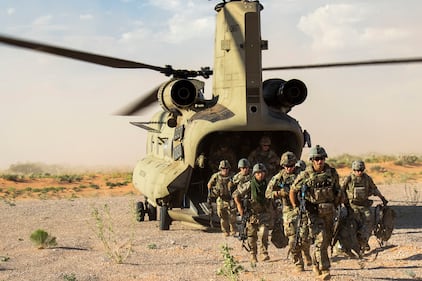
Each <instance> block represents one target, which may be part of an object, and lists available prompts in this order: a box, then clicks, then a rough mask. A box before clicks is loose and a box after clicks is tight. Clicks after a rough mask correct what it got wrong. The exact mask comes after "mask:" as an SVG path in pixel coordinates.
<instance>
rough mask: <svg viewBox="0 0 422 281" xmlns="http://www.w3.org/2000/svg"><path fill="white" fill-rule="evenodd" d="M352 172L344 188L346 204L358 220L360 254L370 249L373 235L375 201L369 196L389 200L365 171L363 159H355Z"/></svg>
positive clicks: (383, 200)
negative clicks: (373, 204) (372, 207)
mask: <svg viewBox="0 0 422 281" xmlns="http://www.w3.org/2000/svg"><path fill="white" fill-rule="evenodd" d="M352 170H353V171H352V173H351V174H350V175H349V176H347V177H346V179H345V181H344V183H343V186H342V190H343V194H345V195H346V198H345V205H346V207H348V209H349V210H353V218H354V219H355V220H356V222H357V233H356V235H357V240H358V242H359V247H360V253H359V254H360V255H363V253H364V252H365V251H369V250H370V247H369V245H368V240H369V237H370V236H371V232H372V226H373V224H374V222H373V219H372V213H371V206H372V203H373V201H372V200H369V197H370V196H372V195H374V196H378V197H379V198H380V199H381V201H382V203H383V204H384V206H385V205H387V203H388V201H387V200H386V199H385V197H384V196H383V195H382V194H381V192H380V191H379V190H378V187H377V186H376V185H375V183H374V181H373V180H372V178H371V177H370V176H369V175H368V174H367V173H365V162H363V161H362V160H357V161H353V163H352Z"/></svg>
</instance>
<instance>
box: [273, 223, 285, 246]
mask: <svg viewBox="0 0 422 281" xmlns="http://www.w3.org/2000/svg"><path fill="white" fill-rule="evenodd" d="M271 242H272V243H273V244H274V246H275V247H276V248H278V249H282V248H284V247H286V246H287V245H288V244H289V238H288V237H287V236H286V235H285V234H284V227H283V224H281V223H276V224H275V225H274V228H273V231H272V232H271Z"/></svg>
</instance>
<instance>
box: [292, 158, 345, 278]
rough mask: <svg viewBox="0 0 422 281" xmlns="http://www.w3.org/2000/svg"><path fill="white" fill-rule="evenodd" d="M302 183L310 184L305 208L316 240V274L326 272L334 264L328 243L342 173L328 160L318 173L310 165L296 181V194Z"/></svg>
mask: <svg viewBox="0 0 422 281" xmlns="http://www.w3.org/2000/svg"><path fill="white" fill-rule="evenodd" d="M324 152H325V151H324ZM302 185H306V186H307V189H306V193H305V200H306V209H307V211H308V212H307V213H308V217H309V222H310V229H311V237H312V239H313V240H314V247H313V248H314V249H313V253H312V262H313V264H314V267H315V269H316V270H317V273H319V272H327V271H328V270H329V268H330V266H331V264H330V259H329V257H328V246H329V245H330V242H331V238H332V235H333V223H334V211H335V209H334V208H335V206H336V205H337V204H339V202H340V197H341V190H340V184H339V176H338V173H337V171H336V170H335V169H334V168H332V167H330V166H329V165H328V164H327V163H324V166H323V169H322V171H321V172H315V170H314V168H313V166H312V165H310V166H309V167H307V168H306V169H305V171H303V172H301V173H300V174H299V176H298V177H297V178H296V179H295V181H294V182H293V185H292V186H291V189H292V190H293V194H297V193H298V192H300V189H301V187H302Z"/></svg>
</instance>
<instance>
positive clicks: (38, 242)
mask: <svg viewBox="0 0 422 281" xmlns="http://www.w3.org/2000/svg"><path fill="white" fill-rule="evenodd" d="M29 238H30V240H31V241H32V243H33V244H34V245H35V246H37V247H38V249H45V248H50V247H54V246H56V245H57V242H56V237H54V236H51V235H50V234H48V232H47V231H45V230H43V229H37V230H35V231H34V232H32V234H31V236H30V237H29Z"/></svg>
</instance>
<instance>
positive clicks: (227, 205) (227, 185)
mask: <svg viewBox="0 0 422 281" xmlns="http://www.w3.org/2000/svg"><path fill="white" fill-rule="evenodd" d="M222 163H225V164H223V165H222ZM225 165H226V166H228V167H230V166H229V164H228V161H227V160H222V161H221V162H220V170H221V168H225V167H222V166H225ZM231 176H232V175H231V174H227V175H226V176H224V175H222V171H220V172H217V173H214V174H213V175H212V176H211V178H210V180H209V181H208V188H209V190H210V193H211V194H210V196H211V197H216V198H217V200H216V203H217V215H218V217H219V218H220V225H221V230H222V231H223V233H224V234H225V235H226V236H229V235H234V234H235V233H236V209H235V206H234V202H233V199H232V196H231V194H232V188H233V182H232V178H231Z"/></svg>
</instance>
